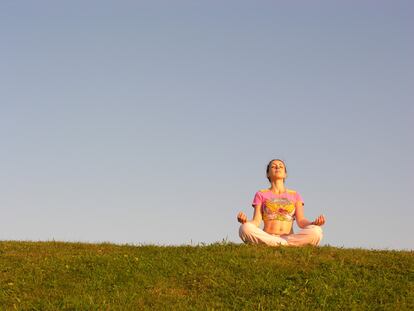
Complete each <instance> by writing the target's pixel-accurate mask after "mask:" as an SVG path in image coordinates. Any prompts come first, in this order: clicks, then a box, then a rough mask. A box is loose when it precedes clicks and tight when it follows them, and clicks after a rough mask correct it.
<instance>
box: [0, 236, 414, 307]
mask: <svg viewBox="0 0 414 311" xmlns="http://www.w3.org/2000/svg"><path fill="white" fill-rule="evenodd" d="M413 309H414V253H413V252H412V251H375V250H364V249H342V248H334V247H328V246H325V247H319V248H314V247H304V248H287V247H280V248H271V247H265V246H251V245H238V244H230V243H221V244H212V245H204V246H179V247H166V246H153V245H147V246H132V245H113V244H85V243H62V242H14V241H3V242H0V310H413Z"/></svg>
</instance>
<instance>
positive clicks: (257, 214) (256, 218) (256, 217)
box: [237, 205, 262, 227]
mask: <svg viewBox="0 0 414 311" xmlns="http://www.w3.org/2000/svg"><path fill="white" fill-rule="evenodd" d="M237 220H238V221H239V222H240V223H242V224H244V223H246V222H250V223H252V224H254V225H255V226H256V227H259V226H260V224H261V222H262V210H261V205H255V206H254V214H253V219H252V220H250V221H247V216H246V214H244V213H243V212H240V213H239V214H238V215H237Z"/></svg>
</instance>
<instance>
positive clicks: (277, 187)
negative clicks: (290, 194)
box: [270, 179, 286, 194]
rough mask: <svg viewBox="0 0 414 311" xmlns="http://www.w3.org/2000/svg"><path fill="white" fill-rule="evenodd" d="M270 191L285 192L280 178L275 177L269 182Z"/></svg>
mask: <svg viewBox="0 0 414 311" xmlns="http://www.w3.org/2000/svg"><path fill="white" fill-rule="evenodd" d="M270 191H272V192H274V193H276V194H280V193H284V192H286V188H285V184H284V183H283V180H282V179H277V180H274V181H272V182H271V186H270Z"/></svg>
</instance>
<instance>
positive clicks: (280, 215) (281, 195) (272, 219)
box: [237, 159, 325, 246]
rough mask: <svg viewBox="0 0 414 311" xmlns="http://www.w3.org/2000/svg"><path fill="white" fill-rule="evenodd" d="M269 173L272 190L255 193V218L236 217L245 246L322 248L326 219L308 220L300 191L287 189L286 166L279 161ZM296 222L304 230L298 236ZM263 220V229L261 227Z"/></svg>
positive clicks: (271, 162) (270, 166)
mask: <svg viewBox="0 0 414 311" xmlns="http://www.w3.org/2000/svg"><path fill="white" fill-rule="evenodd" d="M266 174H267V179H268V180H269V182H270V188H269V189H264V190H260V191H258V192H256V195H255V197H254V199H253V203H252V206H253V207H254V214H253V219H252V220H250V221H247V217H246V215H245V214H244V213H243V212H240V213H239V214H238V215H237V220H238V221H239V222H240V223H241V224H242V225H241V226H240V229H239V235H240V238H241V239H242V240H243V241H244V242H245V243H253V244H266V245H270V246H278V245H292V246H302V245H319V242H320V241H321V239H322V228H321V226H322V225H323V224H324V223H325V217H324V216H323V215H320V216H319V217H317V218H316V219H315V220H314V221H312V222H310V221H309V220H307V219H306V218H305V216H304V214H303V205H304V203H303V200H302V197H301V196H300V194H299V193H298V192H296V191H293V190H289V189H286V188H285V179H286V177H287V170H286V165H285V163H284V162H283V161H282V160H279V159H275V160H272V161H270V162H269V164H268V165H267V169H266ZM294 219H296V223H297V225H298V226H299V227H300V228H301V229H302V230H300V231H299V232H298V233H297V234H294V233H293V230H292V225H293V220H294ZM262 220H263V222H264V228H263V230H262V229H260V228H259V226H260V224H261V222H262Z"/></svg>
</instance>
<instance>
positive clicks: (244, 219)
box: [237, 212, 247, 224]
mask: <svg viewBox="0 0 414 311" xmlns="http://www.w3.org/2000/svg"><path fill="white" fill-rule="evenodd" d="M237 221H238V222H240V223H242V224H244V223H245V222H247V216H246V214H245V213H243V212H240V213H239V214H238V215H237Z"/></svg>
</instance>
